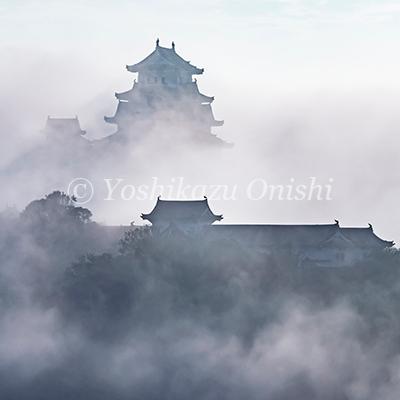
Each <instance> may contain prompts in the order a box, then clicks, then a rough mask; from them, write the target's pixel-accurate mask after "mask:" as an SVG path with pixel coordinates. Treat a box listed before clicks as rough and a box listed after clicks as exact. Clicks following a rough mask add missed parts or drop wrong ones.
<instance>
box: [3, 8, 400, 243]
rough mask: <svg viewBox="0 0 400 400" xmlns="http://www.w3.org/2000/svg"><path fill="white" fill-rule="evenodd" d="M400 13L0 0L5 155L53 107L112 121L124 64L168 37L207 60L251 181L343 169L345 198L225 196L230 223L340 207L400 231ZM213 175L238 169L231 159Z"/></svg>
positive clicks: (317, 214) (29, 136)
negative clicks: (236, 199) (238, 199)
mask: <svg viewBox="0 0 400 400" xmlns="http://www.w3.org/2000/svg"><path fill="white" fill-rule="evenodd" d="M399 18H400V2H396V1H384V0H383V1H365V0H364V1H352V0H348V1H344V0H343V1H323V0H308V1H305V0H281V1H277V0H275V1H250V2H249V1H233V0H231V1H210V0H204V1H196V2H194V1H154V0H149V1H146V2H143V1H141V2H139V1H124V0H119V1H113V2H108V1H79V2H78V1H74V0H73V1H69V2H65V1H57V0H52V1H47V0H42V1H40V2H39V1H28V0H26V1H19V0H13V1H4V0H0V53H1V60H2V61H1V63H0V74H1V79H0V89H1V94H0V101H1V103H0V104H1V105H2V106H1V109H0V113H1V116H2V119H3V122H4V125H5V126H6V129H3V130H2V136H3V138H4V140H3V144H4V145H3V150H2V151H1V155H2V158H3V161H2V162H3V163H5V162H7V161H11V160H12V159H13V158H14V157H15V155H16V154H19V153H20V152H21V151H22V150H21V149H26V148H27V147H29V145H30V144H31V143H32V142H33V141H34V140H35V138H36V137H37V135H38V133H37V132H39V130H40V129H42V128H43V125H44V123H45V120H46V117H47V115H53V116H74V115H79V118H80V121H81V124H82V126H83V128H84V129H86V130H87V131H88V136H89V137H91V138H95V137H100V136H104V135H107V134H109V133H111V132H112V131H113V128H112V127H111V126H108V125H107V124H105V123H104V122H103V116H104V115H113V113H114V111H115V107H116V100H115V98H114V92H115V91H117V92H118V91H124V90H127V89H128V88H130V87H131V85H132V80H133V78H134V75H132V74H130V73H128V72H127V71H126V70H125V65H126V64H133V63H135V62H138V61H140V60H141V59H142V58H144V57H145V56H146V55H147V54H149V52H150V51H151V50H152V49H153V47H154V45H155V40H156V38H157V37H159V38H160V41H161V45H164V46H170V43H171V41H172V40H173V41H175V43H176V49H177V51H178V53H179V54H181V55H182V56H183V57H184V58H185V59H187V60H190V61H191V62H192V64H194V65H197V66H198V67H204V68H205V73H204V75H202V76H200V77H198V82H199V87H200V89H201V91H202V92H203V93H205V94H207V95H215V101H214V103H213V109H214V113H215V115H216V117H217V119H224V120H225V125H224V127H222V128H218V130H216V131H215V133H218V135H219V136H221V137H222V138H224V139H226V140H228V141H231V142H234V143H235V149H234V150H233V152H232V153H231V154H232V155H231V156H226V155H224V156H221V159H222V160H225V161H226V163H225V164H224V165H228V164H229V163H233V161H232V160H236V163H237V164H238V165H240V166H241V170H240V171H238V170H235V169H233V171H235V173H237V176H238V177H239V176H240V178H238V179H239V180H240V182H242V186H243V185H244V184H246V182H249V180H251V179H252V178H255V177H259V176H262V177H265V178H266V179H268V180H270V181H273V182H277V183H280V182H283V183H286V182H288V180H289V179H290V178H291V177H295V178H296V179H299V180H305V179H307V178H308V177H309V176H316V177H318V178H319V179H321V180H327V179H328V178H333V179H334V182H335V188H334V189H335V190H334V194H335V200H334V201H332V202H325V203H324V204H323V205H321V204H308V203H301V204H293V202H292V203H290V204H289V203H285V204H284V205H283V204H278V205H275V204H272V203H271V202H270V203H268V204H265V203H262V202H259V203H257V205H256V204H251V205H249V203H248V202H247V203H246V202H245V201H243V202H242V203H240V204H238V203H235V204H223V205H222V204H218V203H216V208H219V210H218V211H221V210H220V209H221V208H222V209H223V211H224V213H225V215H226V216H227V218H226V220H227V221H228V222H232V223H233V222H245V221H249V222H255V221H257V220H258V221H259V222H285V223H288V222H297V223H300V222H302V223H303V222H307V221H309V222H313V223H314V222H315V223H320V222H321V223H322V222H331V221H332V220H333V218H335V217H338V218H340V219H341V220H343V221H344V224H345V225H353V224H354V225H362V226H365V225H366V224H367V223H368V222H371V223H373V224H374V226H376V229H377V231H378V232H379V233H380V234H381V236H384V237H385V238H388V239H397V241H398V242H400V228H398V227H397V226H400V217H399V216H397V212H396V210H397V199H398V197H399V195H400V190H399V189H398V179H399V175H398V172H397V171H398V170H399V162H398V161H397V148H398V146H399V144H400V140H399V139H398V137H397V136H398V135H397V131H398V126H399V124H400V117H398V104H399V100H400V85H399V80H398V70H399V67H400V56H399V53H398V51H397V46H398V38H399V34H400V30H399ZM10 131H13V134H11V135H10V134H9V132H10ZM4 160H5V161H4ZM214 167H215V168H216V169H218V168H221V164H220V165H214ZM175 171H176V169H175V170H174V173H175ZM243 171H244V172H243ZM207 173H208V175H207V178H204V179H205V180H206V179H209V175H210V170H208V172H207ZM213 173H214V172H213ZM216 175H217V178H218V176H219V177H220V178H221V179H222V180H223V179H227V180H228V178H227V176H228V175H229V169H227V170H226V171H225V170H224V171H223V172H220V174H218V173H216ZM175 176H176V175H175ZM217 178H216V179H217ZM37 195H39V193H37ZM24 200H25V199H24ZM150 206H151V204H150V203H149V204H146V206H145V207H143V206H142V205H139V206H138V207H137V208H138V210H137V211H138V212H137V214H138V213H139V211H140V212H141V211H146V210H147V208H148V207H150ZM131 207H132V206H131ZM143 208H146V210H143ZM249 209H251V210H252V212H250V213H249ZM94 211H95V212H94V214H95V216H97V217H98V219H100V220H102V221H105V222H108V223H123V221H125V220H126V219H127V217H126V214H121V215H119V216H118V217H115V218H110V215H109V214H108V213H109V209H108V208H107V207H104V209H103V208H101V207H100V208H99V209H98V210H94ZM96 212H97V214H96ZM125 212H126V211H125Z"/></svg>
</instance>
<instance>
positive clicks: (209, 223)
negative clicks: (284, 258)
mask: <svg viewBox="0 0 400 400" xmlns="http://www.w3.org/2000/svg"><path fill="white" fill-rule="evenodd" d="M141 217H142V219H144V220H146V221H149V222H151V224H152V227H151V229H152V231H153V234H156V235H175V234H178V233H179V234H183V235H193V234H207V237H208V239H210V240H219V239H224V240H230V241H233V242H235V243H237V244H238V245H242V246H245V247H246V248H248V249H251V250H252V251H253V252H256V253H260V254H265V255H273V254H275V253H281V254H282V253H288V254H290V255H291V256H295V257H296V258H297V261H298V266H300V267H301V266H317V267H346V266H352V265H355V264H358V263H360V262H362V261H363V260H365V259H367V258H368V257H369V256H371V255H372V254H374V253H376V252H381V251H383V250H385V249H388V248H390V247H393V246H394V242H393V241H386V240H383V239H381V238H379V237H378V236H377V235H375V233H374V231H373V228H372V226H371V225H369V226H368V227H366V228H346V227H341V226H339V222H338V221H335V223H334V224H326V225H264V224H259V225H225V224H217V225H214V223H215V222H217V221H221V220H222V219H223V216H222V215H216V214H214V213H213V212H212V211H211V209H210V207H209V204H208V200H207V198H204V199H203V200H195V201H170V200H161V199H160V198H158V200H157V203H156V205H155V207H154V209H153V210H152V211H151V212H150V213H149V214H142V215H141Z"/></svg>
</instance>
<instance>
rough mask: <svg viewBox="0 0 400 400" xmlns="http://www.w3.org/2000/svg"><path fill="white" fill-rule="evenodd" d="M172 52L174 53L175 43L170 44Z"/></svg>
mask: <svg viewBox="0 0 400 400" xmlns="http://www.w3.org/2000/svg"><path fill="white" fill-rule="evenodd" d="M172 50H173V51H175V42H172Z"/></svg>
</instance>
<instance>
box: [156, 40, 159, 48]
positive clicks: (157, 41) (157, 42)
mask: <svg viewBox="0 0 400 400" xmlns="http://www.w3.org/2000/svg"><path fill="white" fill-rule="evenodd" d="M159 45H160V39H159V38H157V40H156V47H158V46H159Z"/></svg>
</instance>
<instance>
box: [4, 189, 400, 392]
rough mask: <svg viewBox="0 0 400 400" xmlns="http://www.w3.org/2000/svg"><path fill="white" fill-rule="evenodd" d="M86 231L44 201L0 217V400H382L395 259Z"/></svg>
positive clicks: (74, 216) (399, 273)
mask: <svg viewBox="0 0 400 400" xmlns="http://www.w3.org/2000/svg"><path fill="white" fill-rule="evenodd" d="M98 228H99V227H98V226H97V224H95V223H94V222H92V221H91V213H90V211H89V210H88V209H86V208H83V207H78V206H76V205H75V204H74V201H73V199H71V198H69V197H68V196H65V195H63V194H62V193H59V192H55V193H53V194H51V195H49V196H47V197H45V198H42V199H39V200H37V201H34V202H32V203H30V204H29V205H28V206H27V207H26V208H25V209H24V211H23V212H22V213H21V214H18V213H16V212H11V210H8V211H7V212H3V213H2V214H1V229H0V246H1V251H0V265H1V269H0V276H1V280H0V282H1V291H0V294H1V302H0V304H1V314H0V327H1V329H0V332H1V333H0V354H1V357H0V360H1V361H0V382H1V385H0V387H1V389H0V394H1V397H2V398H4V399H14V398H28V397H29V398H32V399H47V398H49V399H50V398H54V397H57V398H59V399H67V398H70V397H71V396H73V397H74V398H77V399H91V398H96V399H103V398H104V399H107V398H110V397H111V398H113V399H128V398H132V396H134V397H144V398H146V399H152V398H160V397H163V398H171V399H181V398H182V399H183V398H188V397H191V398H195V399H197V398H199V399H200V398H204V397H208V398H219V399H221V398H222V399H224V398H234V399H243V398H244V397H246V398H249V399H261V398H265V396H266V395H268V397H269V398H271V399H282V398H285V399H297V398H299V397H302V398H304V397H307V398H310V399H320V398H321V397H324V398H327V399H335V400H336V399H375V398H384V399H395V398H397V393H398V384H399V383H398V379H397V370H398V359H399V354H400V348H399V345H398V343H399V333H398V332H399V324H400V320H399V318H398V317H397V315H398V313H397V310H398V307H399V298H400V296H399V290H400V286H399V282H400V281H399V278H400V270H399V267H400V258H399V254H398V251H396V250H394V251H390V252H384V253H380V254H379V255H378V254H377V255H376V256H374V257H372V258H370V259H369V261H366V262H365V263H363V264H361V265H357V266H356V267H352V268H336V269H335V268H334V269H325V268H301V269H299V268H296V263H295V262H294V260H293V259H292V258H291V257H290V256H289V255H288V254H289V253H288V254H286V253H285V251H279V252H275V253H273V254H272V255H265V254H260V253H255V252H254V251H250V250H249V249H248V248H246V247H244V246H240V245H238V243H236V242H235V243H230V242H229V241H226V240H221V241H214V240H207V237H190V236H189V237H179V238H174V237H157V236H154V235H153V234H152V232H151V230H150V229H149V228H132V229H131V230H128V231H127V232H126V233H125V234H124V235H123V236H122V237H121V238H120V239H121V240H120V241H119V242H118V238H116V240H115V241H114V242H113V243H114V244H111V242H110V241H105V242H103V244H104V243H107V244H108V245H109V248H108V250H107V252H106V253H101V252H102V251H104V247H102V243H101V235H99V230H98ZM103 239H104V238H103Z"/></svg>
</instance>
